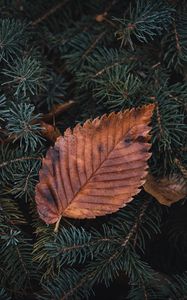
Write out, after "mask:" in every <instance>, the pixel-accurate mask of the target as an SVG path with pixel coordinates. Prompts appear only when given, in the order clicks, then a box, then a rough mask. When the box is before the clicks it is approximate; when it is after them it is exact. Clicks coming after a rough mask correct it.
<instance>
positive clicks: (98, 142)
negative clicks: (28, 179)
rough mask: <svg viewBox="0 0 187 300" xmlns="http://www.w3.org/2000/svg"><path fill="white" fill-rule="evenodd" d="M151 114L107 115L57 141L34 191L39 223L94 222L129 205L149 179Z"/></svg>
mask: <svg viewBox="0 0 187 300" xmlns="http://www.w3.org/2000/svg"><path fill="white" fill-rule="evenodd" d="M153 109H154V105H153V104H150V105H147V106H143V107H142V108H140V109H132V110H130V111H129V110H126V111H125V112H119V113H111V114H110V115H109V116H106V115H104V116H102V117H101V118H100V119H99V118H97V119H95V120H93V121H90V120H88V121H86V122H85V123H84V125H83V126H81V125H79V124H78V125H77V126H76V127H75V128H74V129H73V131H71V130H70V129H67V130H66V131H65V134H64V137H62V136H60V137H58V139H57V141H56V143H55V146H54V148H52V147H51V148H50V149H49V150H48V152H47V155H46V158H44V159H43V164H42V168H41V170H40V172H39V183H38V184H37V186H36V203H37V209H38V213H39V215H40V217H41V219H42V220H44V221H45V222H46V223H48V224H49V223H55V222H57V221H58V222H59V220H60V218H61V217H62V216H65V217H70V218H80V219H84V218H94V217H96V216H102V215H105V214H108V213H112V212H116V211H117V210H118V209H119V208H121V207H123V206H125V205H126V203H128V202H129V201H131V200H132V197H133V196H134V195H136V194H137V193H138V192H139V190H140V189H139V187H140V186H141V185H142V184H143V183H144V182H145V180H144V179H145V177H146V175H147V171H146V169H147V160H148V158H149V157H150V155H151V154H150V153H149V152H148V151H149V149H150V144H149V143H148V140H149V138H150V137H149V134H148V133H149V131H150V127H149V126H148V124H149V122H150V119H151V116H152V112H153Z"/></svg>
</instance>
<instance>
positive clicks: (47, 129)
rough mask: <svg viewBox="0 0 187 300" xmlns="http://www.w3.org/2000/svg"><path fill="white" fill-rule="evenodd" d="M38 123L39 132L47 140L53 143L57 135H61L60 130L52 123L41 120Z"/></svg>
mask: <svg viewBox="0 0 187 300" xmlns="http://www.w3.org/2000/svg"><path fill="white" fill-rule="evenodd" d="M40 125H41V128H42V131H41V134H42V135H43V137H45V138H46V139H47V140H49V141H51V142H53V143H55V142H56V139H57V137H59V136H60V135H61V133H60V130H59V129H58V128H57V127H56V126H53V125H50V124H47V123H45V122H43V121H40Z"/></svg>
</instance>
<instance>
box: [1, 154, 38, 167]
mask: <svg viewBox="0 0 187 300" xmlns="http://www.w3.org/2000/svg"><path fill="white" fill-rule="evenodd" d="M32 159H34V160H42V158H41V157H32V156H26V157H19V158H15V159H11V160H7V161H4V162H3V163H1V164H0V168H3V167H6V166H7V165H9V164H12V163H14V162H18V161H23V160H32Z"/></svg>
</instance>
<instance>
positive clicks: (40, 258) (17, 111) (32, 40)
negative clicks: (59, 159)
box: [0, 0, 187, 300]
mask: <svg viewBox="0 0 187 300" xmlns="http://www.w3.org/2000/svg"><path fill="white" fill-rule="evenodd" d="M0 5H1V11H0V212H1V214H0V299H2V300H11V299H12V300H23V299H31V300H34V299H39V300H47V299H55V300H65V299H66V300H69V299H75V300H76V299H77V300H78V299H101V298H103V297H102V293H103V290H104V293H105V292H106V293H107V291H108V290H109V294H110V293H111V292H110V291H112V289H113V287H114V284H115V283H119V285H122V292H120V289H119V290H118V291H115V295H114V296H110V297H108V299H124V300H125V299H129V300H143V299H145V300H152V299H163V300H166V299H172V300H179V299H186V297H187V273H186V268H187V257H186V249H187V222H186V211H187V205H186V202H185V199H184V200H182V201H180V202H178V203H176V204H175V205H173V206H172V207H170V208H167V209H166V208H165V207H164V206H161V205H160V204H158V203H157V202H156V200H155V199H153V197H151V196H150V195H149V194H147V193H146V192H145V191H143V190H142V192H141V193H140V194H138V195H137V196H136V197H135V199H134V200H133V202H131V203H130V204H128V205H127V206H126V207H124V208H123V209H121V210H120V211H119V212H117V213H115V214H112V215H109V216H107V217H100V218H96V219H95V220H89V221H88V220H83V221H79V220H69V219H62V221H61V223H60V227H59V231H58V232H57V233H55V232H54V226H52V225H50V226H47V225H46V224H44V223H43V222H42V221H41V220H40V219H39V216H38V214H37V211H36V206H35V200H34V194H35V193H34V191H35V185H36V183H37V181H38V172H39V169H40V167H41V160H42V157H43V156H44V155H45V153H46V151H47V149H48V148H49V147H50V146H51V143H50V142H49V141H47V140H46V139H45V138H44V137H43V136H42V125H41V120H42V117H43V116H45V114H46V113H48V112H51V110H52V108H53V107H54V105H56V104H63V103H66V102H67V101H68V100H70V99H73V100H74V101H75V105H74V106H73V107H72V108H71V109H69V110H68V111H66V112H63V113H62V114H61V115H60V116H58V117H56V118H53V120H50V122H51V123H53V124H55V125H56V126H57V127H58V129H59V130H60V131H61V133H62V134H63V132H64V130H65V129H66V128H67V127H73V126H75V124H77V123H78V122H84V121H85V120H86V119H89V118H94V117H96V116H100V115H102V114H103V113H109V112H111V111H119V110H123V109H127V108H132V107H138V106H141V105H143V104H148V103H155V104H156V109H155V113H154V116H153V120H152V128H153V129H152V140H151V142H152V153H153V154H152V157H151V159H150V160H149V164H150V172H151V173H152V174H154V175H155V176H157V177H158V178H162V177H163V176H169V175H171V174H173V173H177V174H178V176H183V177H184V178H187V175H186V168H187V155H186V153H187V151H186V149H187V134H186V132H187V126H186V110H187V84H186V79H187V75H186V70H187V69H186V62H187V26H186V24H187V3H186V2H185V1H178V0H159V1H154V0H138V1H134V0H127V1H122V0H111V1H110V0H106V1H105V0H88V1H81V0H74V1H72V0H64V1H60V0H51V1H49V0H45V1H44V0H37V1H29V0H19V1H17V0H10V1H6V0H0ZM121 282H122V284H121ZM97 286H99V287H101V288H99V291H98V288H97ZM94 294H96V296H94ZM94 297H95V298H94ZM111 297H112V298H111Z"/></svg>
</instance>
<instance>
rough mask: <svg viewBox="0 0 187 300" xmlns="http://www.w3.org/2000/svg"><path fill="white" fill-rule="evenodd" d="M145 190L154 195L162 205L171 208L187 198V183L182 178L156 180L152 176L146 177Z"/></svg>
mask: <svg viewBox="0 0 187 300" xmlns="http://www.w3.org/2000/svg"><path fill="white" fill-rule="evenodd" d="M143 187H144V190H145V191H146V192H147V193H149V194H150V195H152V196H153V197H154V198H155V199H156V200H157V201H158V202H159V203H160V204H163V205H166V206H170V205H171V204H173V203H175V202H178V201H179V200H181V199H183V198H184V197H186V196H187V183H186V181H185V179H184V178H183V177H182V176H181V177H179V176H177V175H172V176H170V177H169V178H167V177H166V178H161V179H155V178H154V177H153V176H152V175H151V174H148V175H147V177H146V182H145V183H144V186H143Z"/></svg>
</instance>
